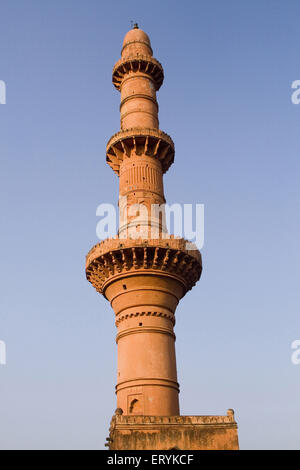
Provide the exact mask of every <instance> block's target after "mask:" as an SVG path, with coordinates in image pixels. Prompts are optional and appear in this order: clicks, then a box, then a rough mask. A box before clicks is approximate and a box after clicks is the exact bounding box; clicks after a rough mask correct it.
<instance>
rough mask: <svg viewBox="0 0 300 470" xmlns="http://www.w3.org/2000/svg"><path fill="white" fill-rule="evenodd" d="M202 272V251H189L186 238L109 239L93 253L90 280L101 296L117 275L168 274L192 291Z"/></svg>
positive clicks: (89, 262)
mask: <svg viewBox="0 0 300 470" xmlns="http://www.w3.org/2000/svg"><path fill="white" fill-rule="evenodd" d="M201 271H202V263H201V255H200V252H199V251H198V250H197V249H196V247H195V250H187V249H186V241H185V240H183V239H176V238H174V237H173V238H169V239H167V240H166V239H150V240H146V239H137V240H132V239H124V240H122V239H118V238H116V239H114V238H112V239H107V240H104V241H103V242H102V243H98V244H97V245H95V246H94V248H92V250H90V252H89V253H88V255H87V258H86V277H87V279H88V281H90V282H91V284H92V285H93V286H94V287H95V289H96V290H97V291H98V292H99V293H101V294H102V293H103V288H104V284H105V285H107V282H108V281H110V280H111V279H112V278H114V277H115V276H119V275H127V274H128V275H132V274H136V273H137V272H141V273H143V274H148V273H149V274H150V273H153V274H157V275H158V274H165V275H171V276H175V277H176V278H179V279H180V280H181V282H182V284H183V285H184V286H185V288H186V291H188V290H190V289H191V288H192V287H193V286H194V285H195V284H196V282H197V281H198V279H199V278H200V275H201Z"/></svg>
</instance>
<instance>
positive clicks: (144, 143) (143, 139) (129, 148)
mask: <svg viewBox="0 0 300 470" xmlns="http://www.w3.org/2000/svg"><path fill="white" fill-rule="evenodd" d="M131 155H148V156H150V157H153V158H156V159H158V160H159V161H160V162H161V165H162V170H163V172H164V173H165V172H166V171H167V170H168V169H169V168H170V166H171V165H172V163H173V162H174V155H175V147H174V142H173V140H172V139H171V137H170V136H169V135H168V134H166V133H165V132H163V131H161V130H159V129H147V128H131V129H126V130H123V131H120V132H117V133H116V134H114V135H113V136H112V137H111V138H110V139H109V141H108V143H107V145H106V161H107V163H108V164H109V166H110V167H111V168H112V169H113V170H114V172H115V173H116V174H117V175H119V173H120V164H121V163H122V161H123V159H124V158H125V157H126V158H130V157H131Z"/></svg>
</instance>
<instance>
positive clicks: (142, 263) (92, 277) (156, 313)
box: [86, 25, 202, 448]
mask: <svg viewBox="0 0 300 470" xmlns="http://www.w3.org/2000/svg"><path fill="white" fill-rule="evenodd" d="M163 79H164V72H163V68H162V66H161V64H160V63H159V62H158V61H157V60H156V59H155V58H154V57H153V52H152V48H151V44H150V40H149V37H148V35H147V34H146V33H145V32H144V31H142V30H141V29H139V28H138V26H137V25H134V27H133V29H132V30H130V31H129V32H128V33H127V34H126V35H125V38H124V42H123V47H122V51H121V59H120V60H119V61H118V62H117V63H116V64H115V66H114V68H113V76H112V81H113V84H114V86H115V87H116V88H117V90H119V91H120V94H121V104H120V114H121V122H120V127H121V129H120V131H119V132H118V133H116V134H114V135H113V136H112V137H111V139H110V140H109V142H108V144H107V147H106V160H107V163H108V164H109V165H110V167H111V168H112V170H113V171H114V172H115V173H116V175H117V176H118V177H119V198H120V199H119V210H120V213H121V214H120V226H119V232H118V235H117V236H116V237H115V238H111V239H107V240H104V241H102V242H101V243H98V244H97V245H95V246H94V247H93V248H92V249H91V250H90V252H89V253H88V255H87V259H86V275H87V279H88V280H89V281H90V282H91V283H92V284H93V286H94V287H95V288H96V289H97V291H98V292H99V293H101V294H102V295H104V296H105V298H106V299H107V300H109V302H110V304H111V306H112V308H113V310H114V313H115V324H116V327H117V336H116V342H117V345H118V371H117V385H116V395H117V416H120V415H121V418H119V419H122V420H124V419H125V420H126V419H127V418H126V417H127V416H137V417H138V416H141V417H147V416H151V417H161V416H165V417H167V416H179V414H180V413H179V399H178V394H179V384H178V378H177V371H176V355H175V334H174V325H175V310H176V307H177V305H178V302H179V301H180V299H181V298H182V297H183V296H184V295H185V294H186V293H187V291H188V290H190V289H191V288H192V287H193V286H194V285H195V283H196V282H197V281H198V280H199V278H200V275H201V270H202V265H201V255H200V253H199V251H198V250H197V249H196V248H194V249H188V248H190V245H191V244H189V245H188V244H187V242H186V241H185V240H184V239H182V238H174V236H172V235H170V236H169V235H168V233H167V230H166V227H165V224H164V212H163V208H161V210H158V211H157V210H153V207H154V208H157V207H159V206H161V205H163V204H164V203H165V197H164V190H163V174H164V173H165V172H166V171H167V170H168V168H169V167H170V165H171V164H172V163H173V161H174V144H173V141H172V139H171V138H170V137H169V136H168V135H167V134H165V133H164V132H163V131H161V130H159V120H158V103H157V97H156V92H157V91H158V90H159V88H160V86H161V85H162V83H163ZM114 419H117V417H116V418H114ZM122 422H123V421H122ZM134 446H135V447H133V448H139V447H138V445H137V444H134ZM114 448H116V447H114ZM118 448H122V447H118ZM148 448H149V447H148Z"/></svg>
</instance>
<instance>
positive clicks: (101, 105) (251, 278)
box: [0, 0, 300, 449]
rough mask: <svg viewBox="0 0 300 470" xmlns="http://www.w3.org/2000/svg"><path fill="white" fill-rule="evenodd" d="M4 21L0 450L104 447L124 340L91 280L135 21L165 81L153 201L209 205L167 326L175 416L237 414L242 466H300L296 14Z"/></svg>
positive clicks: (60, 8)
mask: <svg viewBox="0 0 300 470" xmlns="http://www.w3.org/2000/svg"><path fill="white" fill-rule="evenodd" d="M0 17H1V27H0V80H4V81H5V83H6V86H7V103H6V104H5V105H0V168H1V170H0V191H1V198H0V205H1V206H0V221H1V238H0V240H1V243H0V259H1V269H0V286H1V287H0V288H1V295H0V340H2V341H5V343H6V347H7V364H6V365H5V366H4V365H0V447H1V448H2V449H77V448H79V449H97V448H104V447H103V446H104V441H105V438H106V436H108V428H109V421H110V419H111V416H112V414H113V412H114V410H115V408H116V400H115V395H114V386H115V382H116V359H117V349H116V344H115V333H116V331H115V326H114V318H113V312H112V310H111V308H110V306H109V304H108V302H107V301H106V300H105V299H104V298H102V297H101V296H100V295H99V294H97V293H96V291H95V290H94V289H93V288H92V286H91V285H90V284H89V283H88V282H87V281H86V279H85V272H84V264H85V255H86V253H87V252H88V251H89V249H90V248H91V247H92V245H93V244H95V243H97V242H98V240H97V237H96V224H97V221H98V218H97V217H96V207H97V206H98V204H100V203H101V202H115V201H116V199H117V191H118V179H117V177H116V175H115V174H114V173H113V172H112V170H111V169H110V167H109V166H108V165H106V164H105V146H106V142H107V140H108V139H109V138H110V136H111V135H112V134H114V133H115V132H117V131H118V130H119V99H120V96H119V93H118V92H117V91H116V90H115V89H114V88H113V86H112V84H111V71H112V67H113V65H114V63H115V62H116V61H117V60H118V59H119V57H120V50H121V44H122V40H123V37H124V35H125V33H126V32H127V31H128V30H129V29H130V21H131V20H134V21H137V22H138V23H139V25H140V27H141V28H142V29H144V30H145V31H146V32H147V33H148V34H149V36H150V39H151V42H152V47H153V50H154V56H155V57H156V58H157V59H158V60H159V61H160V62H161V63H162V64H163V67H164V70H165V82H164V85H163V86H162V88H161V90H160V91H159V93H158V100H159V106H160V128H161V129H162V130H164V131H165V132H167V133H168V134H170V135H171V136H172V138H173V140H174V141H175V145H176V155H175V164H174V165H173V166H172V167H171V169H170V170H169V172H168V173H167V175H166V177H165V195H166V197H167V200H168V202H170V203H172V202H182V203H196V202H197V203H203V204H205V245H204V247H203V250H202V254H203V274H202V278H201V280H200V282H199V283H198V284H197V286H196V287H195V288H194V289H193V290H192V291H191V292H190V293H188V295H187V296H186V297H185V298H184V299H183V300H182V301H181V303H180V305H179V307H178V310H177V324H176V327H175V332H176V335H177V342H176V348H177V363H178V377H179V382H180V384H181V394H180V404H181V414H225V413H226V410H227V408H234V410H235V413H236V419H237V420H238V424H239V439H240V446H241V448H243V449H249V448H253V449H264V448H268V449H280V448H282V449H292V448H299V447H300V445H299V442H300V436H299V420H300V400H299V387H300V365H298V366H297V365H294V364H292V362H291V354H292V350H291V343H292V341H293V340H295V339H300V321H299V304H300V302H299V300H300V298H299V297H300V292H299V265H300V256H299V229H300V221H299V202H300V190H299V170H300V164H299V154H300V139H299V129H300V104H299V105H294V104H292V102H291V93H292V90H291V84H292V82H293V81H294V80H297V79H300V65H299V64H300V62H299V43H300V29H299V17H300V3H299V1H297V0H295V1H293V0H288V1H283V0H281V1H279V0H252V1H250V0H249V1H246V0H245V1H239V0H231V1H230V0H227V1H226V2H225V1H224V0H215V1H213V0H206V1H197V2H196V1H185V2H174V1H170V0H164V1H161V0H160V1H158V0H152V1H151V2H149V1H147V2H146V1H142V0H138V1H131V0H128V1H126V2H125V1H114V2H107V1H103V2H101V1H99V0H84V1H82V0H51V1H50V0H46V1H43V2H41V1H40V0H26V1H25V0H2V1H1V5H0Z"/></svg>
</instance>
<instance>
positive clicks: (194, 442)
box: [107, 410, 239, 450]
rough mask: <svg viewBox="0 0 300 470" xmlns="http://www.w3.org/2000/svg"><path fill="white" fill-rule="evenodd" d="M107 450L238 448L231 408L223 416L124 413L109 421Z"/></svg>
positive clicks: (235, 425) (235, 426)
mask: <svg viewBox="0 0 300 470" xmlns="http://www.w3.org/2000/svg"><path fill="white" fill-rule="evenodd" d="M107 441H108V443H107V445H108V446H109V448H110V450H169V449H174V448H176V449H181V450H237V449H238V448H239V444H238V435H237V424H236V422H235V419H234V413H233V410H228V412H227V415H226V416H123V415H120V414H115V415H114V416H113V418H112V420H111V426H110V433H109V438H107Z"/></svg>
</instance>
